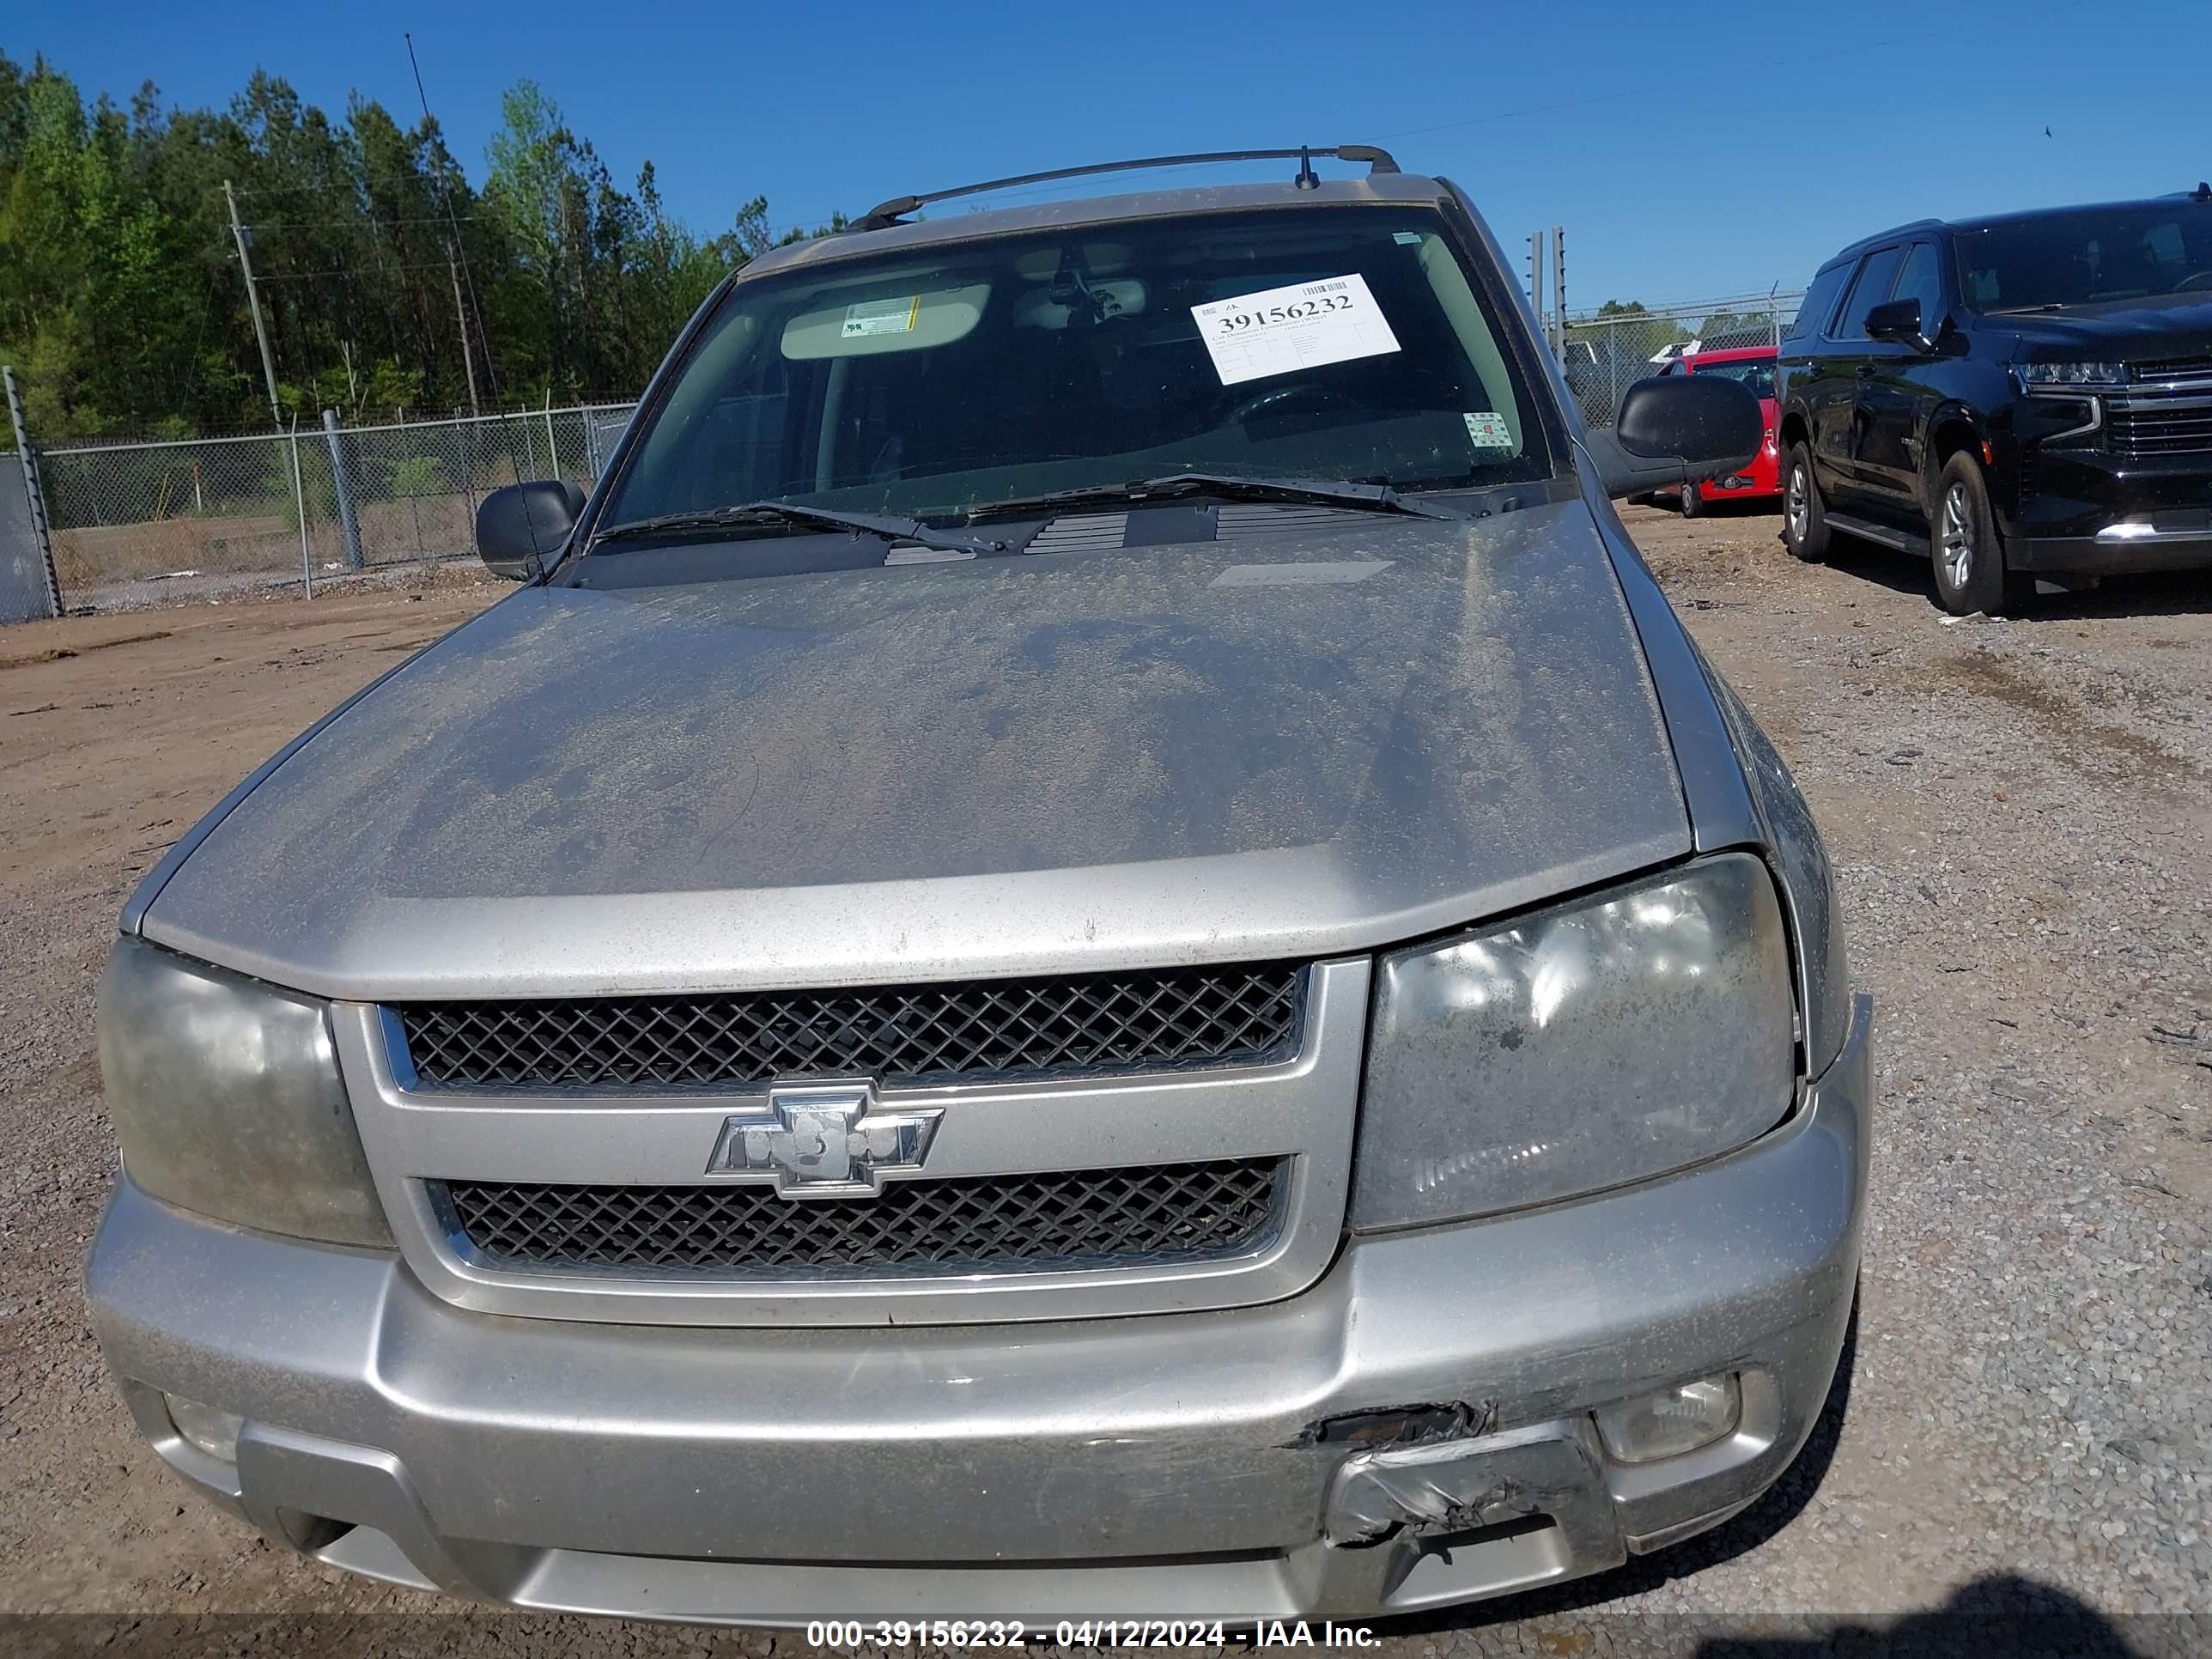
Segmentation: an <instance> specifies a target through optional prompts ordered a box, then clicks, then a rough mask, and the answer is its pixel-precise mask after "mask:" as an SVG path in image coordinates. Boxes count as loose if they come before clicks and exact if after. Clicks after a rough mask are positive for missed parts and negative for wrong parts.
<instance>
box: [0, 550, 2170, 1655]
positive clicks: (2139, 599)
mask: <svg viewBox="0 0 2212 1659" xmlns="http://www.w3.org/2000/svg"><path fill="white" fill-rule="evenodd" d="M1630 516H1631V524H1632V529H1633V530H1634V531H1635V532H1636V534H1637V537H1638V540H1639V542H1640V543H1641V544H1643V546H1644V549H1645V550H1646V552H1647V554H1648V555H1649V556H1650V558H1651V561H1652V562H1653V564H1654V566H1655V568H1657V570H1658V571H1659V573H1660V575H1661V578H1662V580H1663V581H1664V582H1665V584H1666V585H1667V587H1668V591H1669V592H1670V594H1671V595H1672V596H1673V598H1674V601H1675V603H1676V605H1678V606H1679V607H1680V608H1682V610H1683V611H1684V614H1685V616H1686V618H1687V620H1688V621H1689V623H1690V624H1691V626H1692V629H1693V631H1694V632H1695V633H1696V635H1698V638H1699V641H1700V643H1701V644H1702V645H1703V646H1704V647H1705V650H1706V652H1707V653H1708V654H1709V655H1710V656H1711V658H1712V659H1714V660H1715V661H1716V662H1717V664H1718V665H1720V667H1721V668H1722V669H1723V671H1724V672H1725V673H1727V674H1728V675H1729V678H1731V679H1732V680H1733V681H1734V682H1735V684H1736V686H1737V687H1738V689H1739V690H1741V691H1742V693H1743V694H1744V696H1745V697H1746V699H1747V701H1748V702H1750V704H1751V706H1752V708H1753V710H1754V711H1755V712H1756V713H1757V714H1758V716H1759V719H1760V720H1761V721H1762V722H1763V723H1765V726H1766V727H1767V729H1768V731H1769V732H1771V734H1772V735H1773V737H1774V738H1775V741H1776V743H1777V744H1778V746H1779V747H1780V748H1781V749H1782V750H1783V752H1784V754H1785V755H1786V756H1787V757H1789V759H1790V762H1791V763H1792V764H1793V766H1794V767H1795V768H1796V771H1797V775H1798V778H1799V781H1801V783H1802V785H1803V786H1804V787H1805V789H1806V792H1807V793H1808V795H1809V797H1810V798H1811V799H1812V801H1813V804H1814V808H1815V810H1816V811H1817V812H1818V814H1819V816H1820V821H1821V823H1822V825H1823V827H1824V829H1825V830H1826V835H1827V836H1828V841H1829V847H1830V851H1831V854H1832V856H1833V857H1834V858H1835V860H1836V861H1837V863H1838V866H1839V869H1840V872H1841V878H1842V884H1843V889H1844V904H1845V912H1846V918H1847V923H1848V926H1849V927H1850V942H1851V949H1852V955H1853V958H1854V965H1855V968H1856V971H1857V977H1858V979H1859V981H1860V984H1861V986H1862V987H1863V988H1866V989H1870V990H1872V991H1873V992H1874V993H1875V997H1876V999H1877V1025H1876V1050H1875V1052H1876V1068H1877V1083H1878V1086H1879V1097H1880V1119H1879V1127H1878V1139H1877V1142H1876V1146H1875V1194H1874V1201H1873V1214H1872V1222H1871V1227H1870V1231H1869V1235H1868V1239H1867V1250H1866V1262H1865V1269H1864V1277H1863V1290H1862V1297H1861V1310H1860V1320H1859V1324H1858V1328H1857V1339H1856V1344H1855V1350H1854V1353H1853V1364H1851V1366H1850V1371H1849V1375H1848V1376H1847V1377H1846V1378H1844V1379H1843V1380H1842V1381H1840V1382H1839V1383H1838V1389H1837V1391H1836V1395H1835V1396H1834V1397H1833V1398H1832V1401H1831V1409H1830V1413H1829V1415H1828V1417H1827V1419H1826V1421H1825V1422H1824V1424H1823V1425H1822V1427H1821V1430H1820V1432H1819V1433H1818V1434H1817V1435H1816V1437H1815V1439H1814V1443H1813V1445H1812V1446H1811V1447H1810V1448H1808V1451H1807V1453H1806V1455H1805V1456H1804V1457H1803V1458H1802V1459H1801V1460H1800V1462H1799V1463H1798V1465H1797V1466H1796V1468H1795V1469H1793V1471H1792V1472H1791V1474H1790V1476H1789V1477H1788V1478H1786V1479H1785V1480H1784V1482H1783V1484H1782V1486H1779V1487H1778V1489H1777V1490H1776V1492H1773V1493H1772V1494H1771V1495H1770V1496H1769V1498H1766V1499H1765V1500H1763V1501H1762V1502H1761V1503H1760V1504H1758V1505H1756V1506H1754V1508H1753V1510H1750V1511H1748V1512H1747V1513H1746V1514H1745V1515H1744V1516H1740V1517H1739V1518H1738V1519H1737V1520H1736V1521H1735V1522H1731V1523H1730V1524H1729V1525H1728V1526H1727V1527H1725V1528H1721V1529H1719V1530H1718V1531H1717V1532H1715V1533H1713V1534H1708V1535H1707V1536H1706V1537H1705V1538H1703V1539H1700V1540H1698V1541H1693V1542H1692V1543H1690V1544H1688V1545H1685V1546H1683V1547H1680V1548H1679V1549H1677V1550H1674V1551H1672V1552H1669V1553H1665V1554H1662V1555H1661V1556H1658V1557H1656V1558H1651V1559H1645V1560H1641V1561H1638V1562H1633V1563H1632V1564H1631V1565H1630V1566H1629V1567H1627V1568H1626V1569H1624V1570H1622V1571H1620V1572H1617V1573H1614V1574H1612V1575H1609V1576H1607V1577H1601V1578H1597V1579H1592V1580H1588V1581H1584V1582H1583V1583H1579V1584H1575V1585H1570V1586H1565V1587H1563V1588H1561V1589H1557V1590H1554V1591H1551V1592H1547V1593H1543V1594H1540V1595H1532V1596H1525V1597H1521V1598H1516V1599H1515V1600H1513V1601H1501V1602H1493V1603H1490V1604H1488V1605H1486V1606H1484V1607H1478V1608H1475V1609H1473V1610H1466V1611H1462V1612H1460V1613H1455V1614H1452V1615H1449V1616H1448V1617H1443V1618H1437V1619H1431V1620H1425V1621H1421V1622H1419V1623H1412V1624H1409V1623H1407V1622H1404V1621H1400V1622H1398V1623H1396V1624H1394V1625H1392V1626H1387V1627H1385V1636H1386V1639H1385V1642H1384V1644H1383V1645H1384V1648H1385V1650H1387V1651H1388V1652H1389V1655H1390V1656H1391V1659H1437V1656H1443V1655H1458V1654H1464V1653H1485V1654H1488V1653H1503V1654H1519V1653H1546V1654H1577V1653H1592V1654H1613V1653H1619V1654H1627V1653H1644V1652H1662V1651H1665V1652H1677V1651H1690V1650H1695V1651H1699V1652H1701V1653H1709V1654H1723V1653H1741V1654H1746V1655H1759V1656H1776V1659H1779V1656H1785V1655H1788V1656H1800V1655H1809V1654H1812V1653H1814V1652H1820V1651H1827V1650H1829V1648H1830V1645H1831V1642H1832V1638H1834V1635H1835V1633H1836V1632H1838V1629H1841V1630H1843V1631H1844V1632H1845V1633H1846V1637H1847V1638H1848V1639H1847V1640H1846V1642H1845V1646H1846V1648H1847V1650H1852V1651H1866V1652H1876V1651H1891V1650H1894V1651H1929V1652H1936V1651H1993V1652H2002V1651H2011V1650H2021V1651H2040V1652H2049V1653H2057V1654H2074V1653H2120V1652H2130V1651H2132V1652H2142V1653H2155V1654H2161V1655H2162V1654H2166V1653H2173V1654H2180V1653H2184V1652H2196V1651H2202V1650H2205V1649H2206V1648H2207V1647H2208V1646H2212V1625H2208V1624H2207V1623H2206V1622H2205V1615H2206V1613H2207V1610H2208V1609H2212V1503H2208V1497H2212V1237H2208V1234H2212V1229H2208V1215H2212V1208H2208V1200H2212V805H2208V802H2212V717H2208V700H2212V580H2205V579H2202V578H2177V579H2170V580H2155V581H2153V580H2144V581H2138V582H2132V583H2128V584H2124V585H2122V584H2112V585H2109V586H2107V587H2106V588H2105V589H2103V590H2100V592H2096V593H2093V594H2089V595H2083V596H2069V597H2062V598H2058V599H2050V600H2046V601H2045V604H2044V605H2043V606H2042V607H2041V608H2040V609H2039V610H2038V611H2036V612H2035V613H2034V614H2033V616H2032V617H2027V618H2025V619H2022V620H2018V621H2011V622H2002V623H1985V622H1975V621H1969V622H1965V623H1947V622H1946V620H1945V619H1944V618H1943V617H1942V615H1941V613H1940V612H1938V611H1936V610H1935V609H1934V608H1933V607H1932V606H1931V605H1929V602H1928V600H1927V599H1926V598H1925V597H1924V583H1925V569H1924V567H1916V566H1913V565H1911V564H1909V563H1906V562H1903V561H1892V560H1891V559H1890V558H1889V557H1888V556H1886V555H1881V554H1878V553H1875V552H1873V551H1872V550H1869V551H1868V552H1867V553H1866V554H1865V555H1864V556H1863V557H1862V558H1854V559H1850V560H1849V561H1847V562H1841V563H1839V564H1838V565H1837V566H1833V567H1830V568H1805V567H1801V566H1798V565H1796V564H1795V563H1793V562H1791V561H1790V559H1789V558H1788V557H1787V556H1784V554H1783V553H1782V551H1781V550H1780V549H1779V548H1778V546H1777V545H1776V544H1775V541H1774V520H1773V519H1772V518H1771V516H1759V515H1753V516H1744V517H1735V516H1715V517H1712V518H1709V519H1706V520H1701V521H1699V522H1697V523H1694V524H1687V523H1684V522H1682V521H1680V520H1676V519H1674V518H1672V517H1671V516H1668V515H1665V514H1662V513H1652V512H1639V513H1632V514H1631V515H1630ZM496 591H497V590H495V589H485V588H483V587H480V586H452V587H441V588H438V589H435V590H434V591H432V592H428V593H427V594H424V595H422V596H421V597H419V598H410V597H408V596H405V595H397V596H382V595H380V596H371V597H345V598H337V599H327V600H318V601H317V602H315V603H314V604H313V605H308V606H304V607H302V606H298V605H283V606H276V605H271V606H258V607H255V606H247V607H233V608H226V609H219V610H218V609H210V608H207V607H194V608H191V609H189V610H179V611H165V612H160V613H142V614H139V615H137V616H133V617H106V618H98V619H92V620H88V621H83V622H72V623H57V624H40V625H36V626H33V627H28V628H21V629H9V630H5V631H0V752H4V754H5V757H6V760H7V764H6V767H5V769H4V774H0V826H4V829H0V899H4V902H0V1144H4V1146H6V1148H7V1151H6V1153H5V1155H4V1156H0V1230H4V1231H0V1237H4V1241H5V1248H4V1257H0V1446H4V1448H5V1455H6V1457H7V1459H8V1465H9V1479H8V1480H7V1482H6V1484H5V1487H4V1490H0V1562H4V1563H5V1565H4V1566H0V1615H7V1614H14V1615H19V1617H17V1618H15V1619H14V1620H12V1621H4V1622H0V1648H14V1649H16V1650H22V1651H26V1652H40V1651H56V1652H60V1651H75V1650H81V1649H85V1648H89V1647H92V1646H95V1645H106V1646H108V1647H109V1649H110V1650H116V1651H131V1652H137V1651H144V1652H149V1653H155V1652H170V1651H181V1650H191V1651H204V1652H209V1653H233V1652H235V1653H264V1654H280V1653H289V1652H293V1651H298V1650H303V1649H307V1648H313V1649H315V1650H319V1651H322V1652H325V1653H328V1654H331V1655H339V1654H352V1653H362V1654H368V1653H391V1652H398V1651H406V1652H417V1651H420V1652H436V1653H451V1654H454V1655H464V1654H470V1655H473V1654H478V1653H492V1652H501V1653H525V1652H527V1653H549V1654H551V1653H562V1654H565V1653H577V1654H583V1653H598V1652H605V1651H619V1652H623V1653H635V1654H641V1655H642V1654H664V1653H665V1654H690V1653H701V1652H727V1653H737V1652H740V1651H744V1652H750V1653H754V1654H764V1653H767V1652H769V1651H771V1650H775V1651H781V1652H789V1651H791V1650H793V1649H794V1648H799V1647H803V1645H804V1644H801V1643H799V1642H797V1641H796V1640H794V1639H793V1638H788V1637H786V1638H774V1639H771V1638H767V1637H763V1636H758V1635H752V1636H745V1635H740V1634H738V1633H712V1632H694V1631H681V1630H670V1629H663V1628H656V1627H651V1626H614V1625H608V1624H599V1623H591V1622H586V1621H580V1620H562V1619H548V1618H534V1617H533V1618H525V1617H520V1616H515V1615H510V1614H507V1613H499V1612H496V1611H494V1610H490V1609H480V1608H471V1607H458V1606H456V1605H454V1604H448V1603H441V1602H438V1601H433V1600H431V1599H429V1598H426V1597H422V1596H418V1595H414V1594H412V1593H409V1592H404V1591H397V1590H390V1589H382V1588H380V1587H378V1586H374V1585H371V1584H368V1583H361V1582H359V1581H355V1580H350V1579H345V1578H342V1577H340V1576H338V1575H337V1574H335V1573H333V1572H331V1571H328V1570H326V1569H324V1568H321V1567H319V1566H318V1565H314V1564H313V1563H311V1562H307V1561H304V1560H302V1559H299V1558H296V1557H293V1556H290V1555H289V1554H285V1553H279V1552H277V1551H275V1550H272V1549H270V1548H269V1547H266V1546H265V1545H264V1544H263V1543H262V1542H260V1541H258V1539H257V1538H256V1537H255V1536H254V1535H253V1534H251V1533H250V1532H249V1531H248V1530H247V1529H246V1528H243V1527H240V1526H239V1525H237V1524H235V1523H234V1522H229V1521H228V1520H226V1519H224V1518H222V1517H221V1516H216V1515H215V1514H213V1513H212V1512H210V1511H208V1510H204V1509H203V1508H202V1507H200V1506H199V1505H197V1504H193V1503H191V1502H190V1501H189V1500H187V1499H185V1498H184V1496H183V1494H182V1493H181V1492H180V1491H179V1489H178V1488H177V1487H176V1486H174V1484H173V1482H171V1481H170V1480H167V1478H166V1477H165V1476H164V1475H163V1474H162V1473H161V1470H160V1468H159V1467H158V1465H157V1464H156V1462H155V1460H154V1459H153V1458H152V1456H151V1455H150V1454H149V1453H148V1452H146V1451H145V1450H144V1449H143V1448H142V1447H141V1446H140V1445H139V1444H138V1443H137V1440H136V1439H135V1438H134V1437H133V1436H132V1435H131V1432H130V1431H129V1428H128V1425H127V1423H126V1419H125V1414H124V1413H123V1410H122V1408H121V1407H120V1405H119V1404H118V1402H117V1401H116V1399H115V1397H114V1395H113V1394H112V1390H111V1389H110V1388H109V1387H108V1385H107V1383H106V1379H105V1377H104V1376H103V1374H102V1371H101V1368H100V1361H99V1358H98V1355H97V1352H96V1351H95V1349H94V1345H93V1343H92V1340H91V1338H90V1335H89V1334H88V1331H87V1329H86V1327H85V1321H84V1316H83V1309H82V1301H81V1298H80V1296H79V1293H78V1291H77V1287H76V1272H77V1268H78V1264H79V1262H80V1261H81V1260H82V1253H83V1250H84V1248H85V1245H86V1243H87V1242H88V1240H89V1238H90V1237H91V1233H92V1230H93V1227H94V1223H95V1221H96V1219H97V1217H98V1212H99V1206H100V1199H101V1196H102V1194H103V1192H104V1189H105V1186H106V1179H107V1174H108V1170H109V1169H110V1167H111V1161H112V1142H111V1140H110V1139H109V1137H108V1134H107V1133H106V1127H105V1124H104V1121H102V1119H101V1116H100V1100H99V1079H98V1074H97V1068H96V1066H95V1064H94V1060H93V1056H92V1030H91V1011H92V998H91V987H92V981H93V978H94V974H95V973H96V971H97V969H98V964H99V961H100V955H101V952H102V951H104V949H105V946H106V939H107V937H108V936H109V934H110V932H111V930H112V926H113V919H114V915H115V912H116V909H117V908H118V905H119V904H120V902H121V901H122V899H123V897H124V896H125V893H126V892H127V891H128V890H129V888H130V886H131V883H132V882H133V881H134V880H135V879H136V877H137V873H138V872H141V871H143V869H144V868H145V867H146V866H147V865H148V864H149V863H150V862H151V860H153V859H154V858H156V857H158V856H159V854H160V850H161V847H162V846H163V845H164V844H166V842H167V840H168V839H169V838H171V837H172V836H174V835H176V834H177V833H178V832H179V830H180V829H182V828H183V827H184V826H185V825H187V824H189V823H191V820H192V819H193V818H194V817H197V814H198V813H199V811H201V810H202V809H203V808H204V806H206V805H208V804H209V803H210V802H212V801H213V800H214V799H216V797H217V796H218V795H220V794H221V793H222V792H223V790H224V789H225V788H227V787H228V786H229V785H230V783H232V782H233V781H234V780H235V779H236V778H237V777H238V776H239V775H241V774H243V773H244V772H245V771H246V769H248V768H249V767H251V766H252V764H253V763H256V762H258V760H259V759H260V758H261V757H263V756H264V754H266V753H267V752H268V751H269V750H271V749H273V748H274V747H276V744H278V743H279V742H281V741H282V740H283V738H285V737H287V736H289V734H290V733H291V732H293V731H295V730H296V729H297V728H298V727H299V726H302V725H304V724H305V723H307V720H309V719H311V718H312V717H313V715H314V714H317V713H319V711H320V710H321V709H322V708H325V707H326V706H328V705H329V704H330V703H331V702H335V701H336V700H337V698H338V697H339V696H343V694H344V693H345V692H347V691H349V690H351V689H352V688H353V687H355V686H356V685H357V684H361V683H362V682H363V681H364V680H366V679H368V678H370V677H371V676H372V675H373V674H374V673H376V672H379V671H381V670H382V669H383V668H385V667H386V666H388V665H390V664H391V663H392V661H393V660H394V654H393V653H398V652H400V651H404V650H405V649H409V648H411V647H412V646H413V645H414V644H416V643H419V642H420V641H423V640H425V639H428V638H429V637H432V636H433V635H435V634H436V633H437V632H438V631H440V630H441V629H443V628H445V627H447V626H449V625H450V624H451V623H453V622H454V621H456V620H458V619H459V617H461V616H463V615H465V614H466V613H467V612H468V611H470V610H471V609H473V608H474V607H475V606H476V605H478V604H481V603H482V602H483V600H484V599H487V598H489V597H492V596H494V595H495V592H496ZM33 1615H36V1616H33ZM333 1615H341V1616H335V1617H334V1616H333ZM1852 1642H1856V1643H1857V1646H1852V1645H1850V1644H1851V1643H1852Z"/></svg>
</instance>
